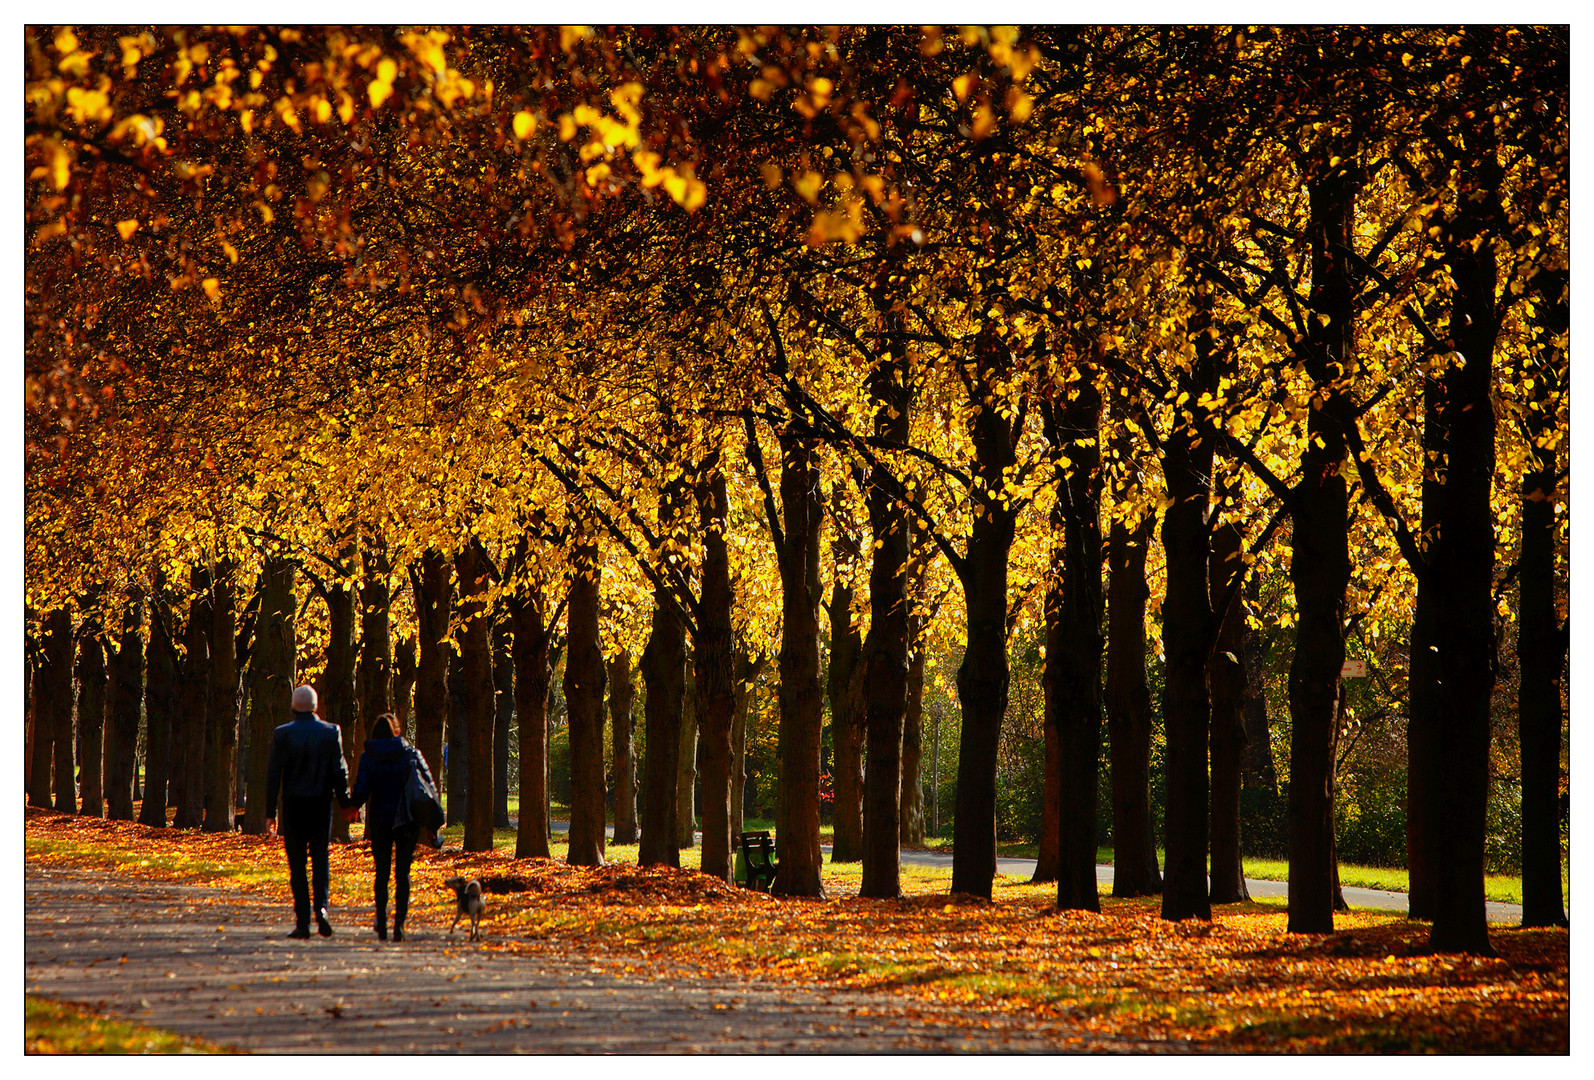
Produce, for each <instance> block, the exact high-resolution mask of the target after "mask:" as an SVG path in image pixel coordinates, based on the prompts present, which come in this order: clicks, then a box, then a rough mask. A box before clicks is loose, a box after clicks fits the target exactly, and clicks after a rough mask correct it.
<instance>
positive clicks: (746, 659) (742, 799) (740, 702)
mask: <svg viewBox="0 0 1594 1080" xmlns="http://www.w3.org/2000/svg"><path fill="white" fill-rule="evenodd" d="M764 664H765V656H764V654H763V653H759V654H758V656H757V657H756V658H754V657H751V656H749V655H748V654H747V653H746V652H745V651H744V650H738V651H737V654H736V690H735V695H736V696H735V699H734V702H733V704H732V707H731V715H732V717H734V719H733V720H732V723H731V836H732V837H735V836H736V835H737V834H739V833H741V832H742V831H743V829H744V824H743V821H742V815H743V809H744V807H745V806H746V804H747V722H748V719H749V717H750V714H751V713H752V711H753V704H754V700H755V698H756V692H757V689H758V676H759V674H760V673H761V672H762V671H763V670H764Z"/></svg>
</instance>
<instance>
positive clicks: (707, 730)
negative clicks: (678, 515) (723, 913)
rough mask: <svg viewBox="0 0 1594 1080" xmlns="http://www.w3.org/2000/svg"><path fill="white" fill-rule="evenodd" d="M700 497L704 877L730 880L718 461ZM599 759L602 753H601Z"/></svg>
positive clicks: (725, 570) (727, 581) (727, 681)
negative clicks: (701, 531)
mask: <svg viewBox="0 0 1594 1080" xmlns="http://www.w3.org/2000/svg"><path fill="white" fill-rule="evenodd" d="M712 469H713V472H712V474H711V475H710V477H709V479H708V480H707V482H706V483H704V484H703V485H702V486H701V487H700V488H699V491H698V497H699V502H700V506H701V519H702V526H703V587H702V598H701V601H700V603H699V615H698V618H699V623H698V635H697V641H696V643H695V645H694V648H693V650H692V656H693V660H694V662H695V664H696V668H697V671H696V675H697V694H698V700H699V701H700V702H701V703H702V713H701V717H702V724H701V728H700V738H699V741H698V746H699V758H700V765H701V769H702V775H703V857H702V864H701V865H702V870H703V873H705V874H709V875H711V876H713V877H717V878H720V879H722V880H724V881H729V880H731V871H732V862H731V851H732V848H731V715H732V712H733V710H734V708H735V697H734V694H735V691H734V685H733V684H734V678H733V674H734V672H733V670H732V664H733V657H732V654H731V647H732V636H731V634H732V629H731V604H732V600H733V598H732V594H731V570H730V551H729V548H728V547H727V545H726V542H725V532H726V530H727V528H728V527H729V517H730V499H729V496H728V495H727V492H726V485H725V472H724V470H723V469H722V468H721V467H720V466H719V462H718V460H717V455H716V460H715V462H714V463H713V465H712ZM599 756H600V758H601V756H602V755H601V753H600V755H599Z"/></svg>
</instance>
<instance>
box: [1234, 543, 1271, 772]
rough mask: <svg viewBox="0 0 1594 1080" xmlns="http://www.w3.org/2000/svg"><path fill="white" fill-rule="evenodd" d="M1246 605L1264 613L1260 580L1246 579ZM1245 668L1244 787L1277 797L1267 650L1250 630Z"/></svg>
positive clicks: (1241, 654) (1245, 652) (1248, 631)
mask: <svg viewBox="0 0 1594 1080" xmlns="http://www.w3.org/2000/svg"><path fill="white" fill-rule="evenodd" d="M1243 591H1244V595H1245V606H1246V608H1247V609H1248V610H1250V611H1260V610H1261V598H1262V592H1261V579H1260V578H1259V577H1258V576H1257V575H1256V574H1249V575H1248V576H1247V577H1246V579H1245V588H1244V590H1243ZM1239 656H1240V660H1241V661H1242V662H1243V664H1244V665H1245V672H1244V678H1245V704H1244V706H1243V709H1242V713H1241V715H1242V717H1243V719H1244V723H1245V752H1244V756H1243V758H1242V759H1241V765H1242V769H1243V778H1242V786H1243V787H1245V788H1254V789H1257V790H1261V791H1266V792H1267V793H1268V794H1270V795H1277V794H1278V791H1279V780H1278V770H1277V768H1276V767H1275V766H1274V764H1273V732H1272V725H1271V723H1270V722H1269V720H1268V715H1267V694H1266V693H1264V692H1263V691H1264V686H1263V677H1262V665H1263V663H1264V662H1265V661H1266V659H1267V650H1266V649H1265V647H1264V646H1263V643H1262V635H1261V634H1259V633H1257V632H1256V631H1254V630H1251V629H1250V628H1249V627H1248V628H1247V629H1246V631H1245V651H1244V652H1242V653H1240V654H1239Z"/></svg>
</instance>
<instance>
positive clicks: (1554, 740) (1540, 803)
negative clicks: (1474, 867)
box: [1517, 271, 1570, 926]
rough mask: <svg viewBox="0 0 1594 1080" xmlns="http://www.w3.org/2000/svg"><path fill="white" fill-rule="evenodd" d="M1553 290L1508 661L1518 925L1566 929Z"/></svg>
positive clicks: (1559, 388)
mask: <svg viewBox="0 0 1594 1080" xmlns="http://www.w3.org/2000/svg"><path fill="white" fill-rule="evenodd" d="M1539 277H1540V278H1541V279H1545V280H1549V281H1551V282H1552V285H1551V287H1549V288H1546V289H1545V290H1544V292H1545V296H1544V304H1543V307H1542V308H1541V311H1542V315H1541V318H1542V320H1543V325H1542V328H1543V331H1544V333H1545V335H1546V337H1547V338H1548V339H1549V340H1548V341H1547V342H1546V345H1545V347H1544V348H1543V350H1542V352H1541V353H1539V354H1538V355H1537V356H1536V357H1535V360H1536V361H1537V362H1536V363H1533V364H1532V365H1531V366H1530V367H1529V369H1528V372H1527V374H1528V375H1529V377H1531V378H1533V380H1534V383H1533V403H1534V404H1535V405H1536V406H1537V408H1536V409H1533V410H1530V411H1529V412H1528V413H1527V420H1526V422H1525V423H1524V434H1525V435H1526V436H1527V441H1528V445H1529V446H1530V447H1532V452H1533V454H1534V460H1533V464H1532V467H1531V468H1529V469H1528V470H1527V471H1526V472H1525V473H1524V474H1523V476H1522V486H1521V489H1520V491H1521V502H1520V505H1521V508H1522V509H1521V514H1522V555H1521V561H1520V563H1519V565H1520V567H1521V570H1520V572H1519V574H1518V579H1519V581H1520V586H1519V589H1520V592H1519V597H1520V600H1519V604H1518V621H1517V657H1518V661H1519V663H1520V664H1521V673H1520V682H1519V684H1518V687H1517V732H1518V737H1519V739H1520V741H1521V747H1522V925H1523V926H1566V925H1567V917H1566V909H1565V908H1564V907H1563V906H1562V905H1563V896H1562V892H1561V814H1560V798H1559V788H1560V779H1561V731H1562V726H1563V724H1564V722H1565V714H1564V713H1563V711H1562V708H1561V668H1562V665H1563V664H1564V663H1565V661H1566V648H1567V636H1566V632H1565V630H1564V629H1562V628H1561V626H1560V625H1559V622H1558V619H1557V616H1556V610H1555V537H1556V520H1555V519H1556V498H1557V495H1556V487H1557V484H1556V466H1557V464H1558V462H1559V458H1558V455H1557V453H1556V450H1555V448H1554V445H1553V443H1552V444H1551V445H1549V446H1539V445H1538V443H1539V441H1540V440H1541V439H1544V440H1546V441H1548V440H1549V438H1550V437H1551V436H1552V432H1553V430H1554V427H1555V423H1556V411H1557V410H1556V406H1557V404H1558V400H1559V399H1560V397H1561V395H1562V394H1563V393H1564V382H1565V377H1566V372H1567V364H1568V361H1567V358H1566V352H1565V346H1564V345H1563V344H1560V342H1562V341H1564V340H1565V339H1564V338H1563V335H1565V334H1566V333H1567V332H1568V330H1569V326H1568V319H1569V314H1570V312H1569V310H1568V304H1569V300H1570V294H1569V293H1567V292H1566V278H1565V275H1564V274H1562V275H1552V274H1549V273H1546V272H1542V271H1541V272H1540V274H1539Z"/></svg>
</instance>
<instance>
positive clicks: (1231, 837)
mask: <svg viewBox="0 0 1594 1080" xmlns="http://www.w3.org/2000/svg"><path fill="white" fill-rule="evenodd" d="M1243 545H1244V537H1242V536H1241V535H1240V527H1239V526H1238V525H1237V524H1235V523H1234V522H1232V521H1225V522H1223V523H1222V524H1221V525H1219V526H1218V527H1217V528H1215V529H1214V530H1213V531H1212V552H1211V564H1210V569H1209V571H1208V581H1209V587H1210V589H1211V593H1212V610H1213V613H1214V615H1215V617H1216V618H1217V619H1218V620H1219V623H1218V638H1217V643H1216V644H1215V645H1214V646H1213V649H1212V653H1211V657H1210V660H1209V667H1208V669H1207V684H1208V687H1209V689H1210V690H1211V693H1212V875H1211V876H1212V888H1211V898H1212V902H1213V903H1214V904H1231V903H1235V902H1237V901H1240V900H1249V899H1250V898H1251V896H1250V893H1249V892H1248V891H1247V890H1246V887H1245V867H1244V865H1243V864H1242V862H1241V859H1240V788H1241V786H1242V783H1243V780H1244V755H1245V701H1246V674H1247V672H1246V668H1245V663H1244V661H1245V637H1246V628H1245V604H1244V602H1243V601H1242V599H1241V597H1240V593H1239V590H1237V589H1236V590H1234V595H1233V598H1232V599H1230V600H1229V602H1228V604H1227V606H1225V604H1224V601H1225V599H1226V598H1228V597H1229V591H1230V589H1231V588H1232V587H1233V585H1234V584H1235V583H1236V581H1237V580H1238V579H1239V578H1240V576H1241V575H1243V574H1244V573H1245V572H1246V569H1245V562H1244V561H1243V560H1242V558H1241V551H1242V549H1243Z"/></svg>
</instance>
